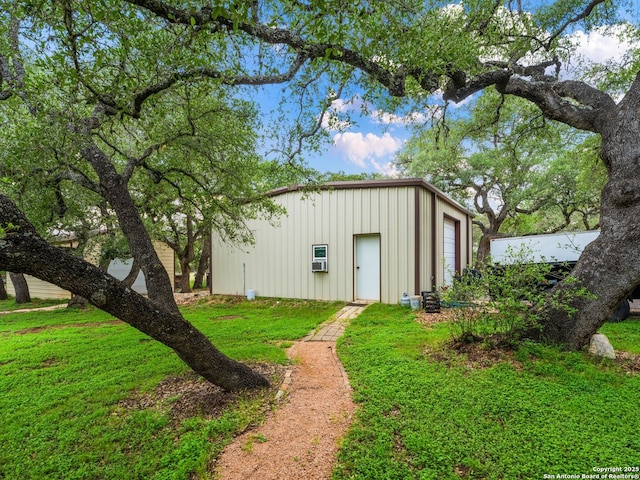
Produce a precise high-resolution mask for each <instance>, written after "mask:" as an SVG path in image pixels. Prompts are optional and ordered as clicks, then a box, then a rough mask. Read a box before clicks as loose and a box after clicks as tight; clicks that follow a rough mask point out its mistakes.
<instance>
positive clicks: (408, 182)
mask: <svg viewBox="0 0 640 480" xmlns="http://www.w3.org/2000/svg"><path fill="white" fill-rule="evenodd" d="M392 187H420V188H423V189H425V190H427V191H429V192H431V193H433V194H434V195H435V196H436V197H437V198H440V199H441V200H443V201H444V202H446V203H448V204H450V205H452V206H453V207H455V208H457V209H458V210H460V211H462V212H464V213H466V214H467V215H469V216H471V217H475V213H473V212H471V211H470V210H469V209H467V208H466V207H464V206H463V205H461V204H460V203H458V202H456V201H455V200H453V199H452V198H451V197H450V196H449V195H447V194H446V193H444V192H443V191H442V190H440V189H439V188H437V187H434V186H433V185H431V184H430V183H429V182H427V181H426V180H424V179H423V178H390V179H380V180H356V181H353V180H352V181H342V182H327V183H323V184H320V185H306V184H297V185H290V186H288V187H282V188H277V189H275V190H272V191H271V192H269V194H268V195H269V196H270V197H276V196H278V195H283V194H285V193H288V192H297V191H314V190H348V189H361V188H392Z"/></svg>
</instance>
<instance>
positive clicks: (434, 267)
mask: <svg viewBox="0 0 640 480" xmlns="http://www.w3.org/2000/svg"><path fill="white" fill-rule="evenodd" d="M271 196H272V197H273V200H274V201H275V202H277V203H278V204H280V205H282V206H283V207H285V209H286V212H287V214H286V215H284V216H283V217H281V218H280V221H279V224H278V225H272V224H270V223H269V222H268V221H263V220H255V221H250V222H248V226H249V228H250V229H251V230H252V232H253V233H254V238H255V244H254V245H251V246H231V245H227V244H225V243H224V242H223V241H222V240H221V239H220V237H219V236H217V235H216V233H215V232H213V241H212V256H211V259H212V269H211V272H212V292H213V293H216V294H232V295H246V294H247V292H248V291H249V290H252V291H253V292H252V293H254V292H255V294H256V295H260V296H266V297H284V298H301V299H316V300H344V301H357V300H372V301H379V302H382V303H397V302H398V300H399V298H400V296H401V295H402V293H403V292H407V293H409V294H419V293H420V292H421V291H424V290H432V289H433V288H434V286H436V287H439V286H442V285H443V284H445V283H446V282H447V281H450V280H451V278H452V275H453V274H455V272H460V271H461V270H462V269H463V268H464V267H465V266H467V265H468V264H469V263H470V262H471V257H472V238H471V231H472V227H471V219H472V217H473V214H472V213H471V212H469V211H468V210H467V209H465V208H464V207H463V206H461V205H460V204H458V203H456V202H455V201H453V200H452V199H451V198H449V197H447V196H446V195H445V194H444V193H443V192H441V191H440V190H438V189H437V188H435V187H434V186H432V185H431V184H429V183H427V182H425V181H424V180H422V179H392V180H375V181H357V182H331V183H328V184H325V185H323V186H322V187H320V188H319V189H317V190H314V191H311V192H309V191H308V190H306V189H305V188H304V187H302V186H293V187H288V188H283V189H279V190H275V191H273V192H271Z"/></svg>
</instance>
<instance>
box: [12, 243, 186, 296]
mask: <svg viewBox="0 0 640 480" xmlns="http://www.w3.org/2000/svg"><path fill="white" fill-rule="evenodd" d="M153 245H154V247H155V249H156V252H157V253H158V256H159V257H160V261H161V262H162V264H163V265H164V268H165V269H166V270H167V273H168V274H169V278H170V279H171V281H172V282H173V277H174V274H175V262H174V253H173V250H171V248H169V246H167V245H166V244H165V243H162V242H153ZM60 246H63V247H70V248H75V246H76V244H74V243H73V242H69V243H67V242H64V243H61V244H60ZM90 261H91V260H90ZM93 263H95V261H94V262H93ZM130 267H131V260H112V261H111V264H110V265H109V269H108V270H107V271H108V273H110V274H111V275H113V276H114V277H116V278H117V279H119V280H122V279H123V278H125V277H126V276H127V274H128V273H129V271H130ZM25 278H26V280H27V285H29V294H30V295H31V298H42V299H45V298H47V299H64V298H71V292H69V291H67V290H63V289H62V288H60V287H58V286H56V285H53V284H51V283H47V282H45V281H43V280H40V279H38V278H35V277H32V276H30V275H25ZM133 289H134V290H135V291H136V292H138V293H141V294H143V295H146V294H147V285H146V283H145V281H144V275H143V274H142V272H140V273H139V274H138V277H137V278H136V281H135V282H134V284H133ZM7 293H8V294H9V295H14V296H15V294H16V292H15V288H14V287H13V283H11V280H10V278H9V275H7Z"/></svg>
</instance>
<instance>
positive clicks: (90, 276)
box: [0, 195, 269, 390]
mask: <svg viewBox="0 0 640 480" xmlns="http://www.w3.org/2000/svg"><path fill="white" fill-rule="evenodd" d="M0 269H2V270H8V271H14V272H21V273H27V274H29V275H33V276H34V277H37V278H40V279H42V280H45V281H47V282H51V283H54V284H55V285H58V286H59V287H61V288H64V289H66V290H69V291H71V292H72V293H74V294H76V295H81V296H83V297H85V298H87V299H88V300H89V301H90V302H91V303H92V304H93V305H95V306H96V307H98V308H100V309H101V310H104V311H105V312H108V313H110V314H111V315H114V316H116V317H117V318H119V319H121V320H123V321H125V322H127V323H128V324H129V325H131V326H133V327H135V328H137V329H138V330H140V331H141V332H143V333H145V334H147V335H149V336H150V337H152V338H154V339H155V340H158V341H159V342H161V343H163V344H164V345H166V346H168V347H170V348H171V349H173V350H174V351H175V352H176V353H177V354H178V356H179V357H180V358H181V359H182V360H183V361H184V362H185V363H186V364H187V365H189V366H190V367H191V368H192V369H193V370H194V371H195V372H196V373H198V374H200V375H202V376H203V377H204V378H206V379H207V380H209V381H210V382H212V383H214V384H216V385H218V386H220V387H222V388H224V389H226V390H239V389H246V388H261V387H266V386H268V385H269V382H268V380H267V379H266V378H264V377H263V376H262V375H260V374H258V373H256V372H254V371H252V370H251V369H250V368H249V367H247V366H245V365H243V364H241V363H239V362H236V361H235V360H232V359H230V358H228V357H227V356H225V355H224V354H222V353H221V352H220V351H219V350H218V349H217V348H215V347H214V346H213V345H212V344H211V342H210V341H209V339H208V338H207V337H205V336H204V334H202V333H201V332H200V331H199V330H197V329H196V328H195V327H193V326H192V325H191V324H190V323H189V322H187V321H186V320H185V319H184V318H183V317H182V316H181V315H180V314H179V313H176V312H174V311H173V309H165V308H159V307H158V305H157V304H156V303H154V302H152V301H150V300H148V299H146V298H145V297H143V296H142V295H139V294H138V293H136V292H135V291H133V290H132V289H131V288H129V287H127V286H126V285H124V284H123V283H122V282H120V281H118V280H116V279H115V278H113V277H112V276H110V275H108V274H106V273H104V272H102V271H101V270H100V269H99V268H98V267H96V266H94V265H92V264H90V263H88V262H86V261H84V260H82V259H81V258H78V257H75V256H73V255H71V254H69V253H67V252H65V251H64V250H62V249H60V248H56V247H53V246H51V245H49V244H48V243H47V242H45V241H44V240H43V239H42V238H41V237H40V236H39V235H38V233H37V232H36V230H35V228H34V227H33V226H32V225H31V224H30V223H29V222H28V221H27V219H26V218H25V217H24V215H23V214H22V212H20V211H19V210H18V208H17V207H16V206H15V205H14V204H13V202H11V201H10V200H9V199H8V198H7V197H5V196H4V195H0Z"/></svg>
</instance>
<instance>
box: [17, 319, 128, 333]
mask: <svg viewBox="0 0 640 480" xmlns="http://www.w3.org/2000/svg"><path fill="white" fill-rule="evenodd" d="M116 323H124V322H122V321H120V320H108V321H106V322H88V323H65V324H62V325H40V326H38V327H29V328H25V329H22V330H18V331H16V332H15V334H16V335H26V334H29V333H38V332H42V331H44V330H60V329H62V328H84V327H102V326H103V325H114V324H116Z"/></svg>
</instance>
